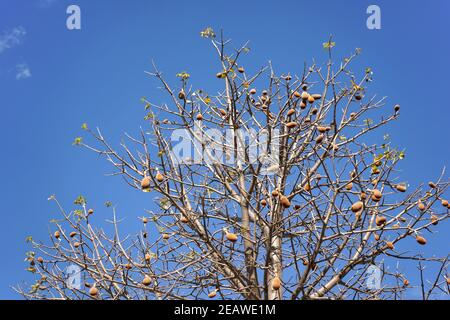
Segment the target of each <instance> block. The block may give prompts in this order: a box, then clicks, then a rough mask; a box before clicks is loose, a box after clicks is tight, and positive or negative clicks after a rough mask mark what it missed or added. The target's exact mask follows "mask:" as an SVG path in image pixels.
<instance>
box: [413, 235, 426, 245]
mask: <svg viewBox="0 0 450 320" xmlns="http://www.w3.org/2000/svg"><path fill="white" fill-rule="evenodd" d="M416 241H417V243H418V244H420V245H422V246H424V245H426V244H427V240H426V239H425V238H424V237H422V236H417V237H416Z"/></svg>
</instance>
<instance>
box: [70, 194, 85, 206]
mask: <svg viewBox="0 0 450 320" xmlns="http://www.w3.org/2000/svg"><path fill="white" fill-rule="evenodd" d="M73 203H74V204H77V205H80V206H82V205H85V204H86V199H85V198H84V197H83V196H81V195H80V196H78V198H76V199H75V201H74V202H73Z"/></svg>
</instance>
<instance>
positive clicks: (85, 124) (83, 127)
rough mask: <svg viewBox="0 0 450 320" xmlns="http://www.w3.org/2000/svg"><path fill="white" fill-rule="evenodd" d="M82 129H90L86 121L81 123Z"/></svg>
mask: <svg viewBox="0 0 450 320" xmlns="http://www.w3.org/2000/svg"><path fill="white" fill-rule="evenodd" d="M81 129H83V130H87V129H88V125H87V123H86V122H85V123H83V124H82V125H81Z"/></svg>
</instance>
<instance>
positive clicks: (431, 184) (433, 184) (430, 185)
mask: <svg viewBox="0 0 450 320" xmlns="http://www.w3.org/2000/svg"><path fill="white" fill-rule="evenodd" d="M428 186H429V187H430V188H432V189H434V188H436V184H435V183H434V182H432V181H430V182H428Z"/></svg>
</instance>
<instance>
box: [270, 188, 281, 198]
mask: <svg viewBox="0 0 450 320" xmlns="http://www.w3.org/2000/svg"><path fill="white" fill-rule="evenodd" d="M279 194H280V193H279V192H278V190H277V189H275V190H273V191H272V197H275V198H276V197H278V195H279Z"/></svg>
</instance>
